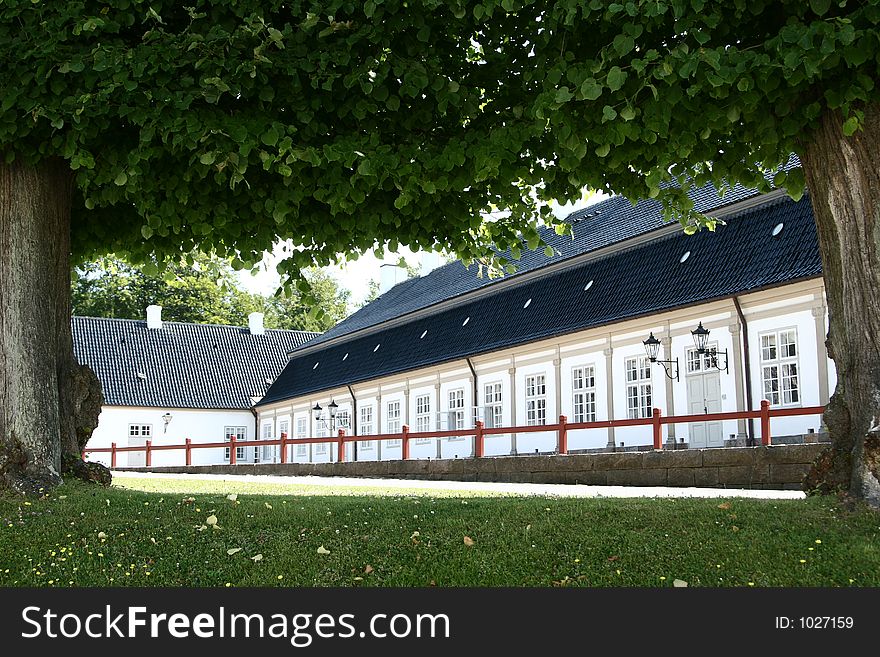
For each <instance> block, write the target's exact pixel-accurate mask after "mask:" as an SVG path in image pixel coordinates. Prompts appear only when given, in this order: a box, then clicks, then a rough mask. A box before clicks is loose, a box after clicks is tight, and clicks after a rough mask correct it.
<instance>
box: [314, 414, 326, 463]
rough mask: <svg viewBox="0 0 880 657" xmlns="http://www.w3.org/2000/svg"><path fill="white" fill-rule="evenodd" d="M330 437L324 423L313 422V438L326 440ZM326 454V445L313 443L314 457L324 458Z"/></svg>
mask: <svg viewBox="0 0 880 657" xmlns="http://www.w3.org/2000/svg"><path fill="white" fill-rule="evenodd" d="M328 435H330V432H329V431H328V430H327V423H326V422H318V421H317V420H315V438H326V437H327V436H328ZM326 453H327V443H315V456H324V455H325V454H326Z"/></svg>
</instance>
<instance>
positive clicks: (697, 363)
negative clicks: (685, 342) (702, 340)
mask: <svg viewBox="0 0 880 657" xmlns="http://www.w3.org/2000/svg"><path fill="white" fill-rule="evenodd" d="M712 349H718V344H717V343H713V344H707V345H706V351H705V352H704V353H702V354H701V353H700V352H699V351H697V348H696V347H691V348H690V349H688V350H687V351H686V352H685V363H686V366H687V373H688V374H705V373H706V372H711V371H716V368H715V367H713V366H712V355H711V354H710V353H709V352H711V351H712Z"/></svg>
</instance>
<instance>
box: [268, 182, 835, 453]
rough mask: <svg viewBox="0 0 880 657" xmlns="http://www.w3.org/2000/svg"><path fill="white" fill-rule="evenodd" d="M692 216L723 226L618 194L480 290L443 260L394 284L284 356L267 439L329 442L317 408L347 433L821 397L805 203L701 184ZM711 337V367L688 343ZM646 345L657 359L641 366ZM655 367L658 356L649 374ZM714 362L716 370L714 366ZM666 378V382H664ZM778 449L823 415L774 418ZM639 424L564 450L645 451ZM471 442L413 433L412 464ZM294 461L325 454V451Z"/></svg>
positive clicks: (691, 432) (706, 438)
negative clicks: (680, 220) (702, 334)
mask: <svg viewBox="0 0 880 657" xmlns="http://www.w3.org/2000/svg"><path fill="white" fill-rule="evenodd" d="M692 196H693V200H694V201H695V204H696V209H697V210H699V211H703V212H706V213H707V214H709V215H710V216H714V217H717V218H718V219H719V220H721V221H722V222H723V225H721V224H719V226H718V228H717V230H716V231H715V232H709V231H705V230H704V231H700V232H699V233H697V234H696V235H693V236H688V235H685V234H684V233H683V231H682V228H681V226H680V225H678V224H677V223H675V224H672V225H669V224H665V223H664V221H663V220H662V218H661V215H660V211H659V206H658V204H657V203H655V202H653V201H644V202H641V203H639V204H637V205H636V206H632V205H631V204H630V203H629V201H627V200H625V199H621V198H612V199H610V200H607V201H605V202H602V203H599V204H597V205H594V206H592V207H589V208H587V209H585V210H581V211H578V212H576V213H574V214H573V215H571V216H570V217H569V218H568V219H567V221H569V222H570V223H571V224H572V227H573V232H574V237H573V238H572V237H569V236H566V237H560V236H557V235H556V234H555V233H553V232H552V231H545V232H544V238H545V240H546V241H547V242H548V243H549V244H550V245H551V246H553V247H554V249H555V251H556V255H555V256H554V257H553V258H547V257H546V256H544V254H543V252H538V253H535V252H528V251H526V250H525V249H524V255H523V257H522V260H521V261H520V262H519V263H518V272H517V273H516V274H515V275H512V276H507V277H504V278H502V279H494V280H490V279H487V278H479V277H477V276H476V274H475V269H474V268H473V267H472V268H471V269H466V268H465V267H463V266H462V265H461V263H458V262H455V263H451V264H448V265H445V266H443V267H440V268H438V269H436V270H434V271H432V272H430V273H429V274H428V275H426V276H423V277H421V278H417V279H412V280H407V281H404V282H401V283H398V284H396V285H395V286H394V287H393V288H391V289H390V290H389V291H387V292H385V293H384V294H383V295H382V296H380V297H379V298H378V299H377V300H375V301H374V302H372V303H370V304H369V305H367V306H365V307H364V308H362V309H361V310H359V311H358V312H357V313H355V314H354V315H352V316H351V317H349V318H348V319H346V320H345V321H343V322H341V323H340V324H338V325H337V326H336V327H334V328H333V329H331V330H330V331H328V332H327V333H325V334H323V335H321V336H319V337H318V338H316V339H314V340H311V341H309V342H308V343H306V344H304V345H302V346H301V347H298V348H297V349H295V350H294V351H292V352H291V354H290V362H289V363H288V364H287V366H286V367H285V369H284V371H283V372H282V373H281V375H279V377H278V379H277V381H276V382H275V383H274V384H273V385H272V386H271V387H270V389H269V390H268V392H267V393H266V396H265V397H264V398H263V399H262V400H261V401H260V402H259V403H258V404H257V406H256V410H257V412H258V414H259V420H258V422H259V427H260V432H261V435H264V436H273V437H277V436H278V435H279V434H280V433H281V432H282V431H284V429H285V428H286V427H291V428H292V433H291V434H289V435H290V437H293V438H306V437H314V436H326V435H328V433H329V431H328V428H327V427H326V426H325V425H324V423H322V422H317V421H316V419H315V417H314V415H315V414H314V413H313V412H312V411H311V409H312V408H313V407H314V406H315V405H316V404H318V405H320V406H322V407H324V408H326V407H327V406H328V404H329V403H330V402H331V401H333V402H335V403H336V404H338V408H339V413H338V416H337V418H338V419H337V425H341V426H346V427H347V431H348V433H349V434H356V435H358V436H366V435H374V434H377V433H396V432H399V431H400V429H401V426H402V425H408V426H409V428H410V431H413V432H416V431H424V430H442V429H448V428H466V427H472V426H473V424H474V421H475V419H481V420H483V421H484V423H485V424H486V426H488V427H497V426H523V425H543V424H552V423H555V422H556V421H557V419H558V418H559V416H560V415H565V416H567V418H568V421H569V422H583V421H594V420H597V421H599V420H607V419H624V418H639V417H650V415H651V413H652V408H654V407H657V408H659V409H661V411H662V413H663V414H664V415H686V414H699V413H702V414H705V413H707V412H708V413H711V412H718V411H737V410H746V409H750V408H751V409H758V408H759V406H760V402H761V400H763V399H767V400H769V402H770V403H771V406H772V407H773V408H779V407H809V406H819V405H825V404H826V403H827V401H828V397H829V391H830V390H833V388H834V384H835V375H834V368H833V364H832V362H831V361H830V360H829V359H828V357H827V354H826V352H825V345H824V337H825V332H826V326H827V310H826V302H825V296H824V288H823V281H822V272H821V262H820V258H819V253H818V245H817V240H816V231H815V224H814V220H813V215H812V210H811V207H810V201H809V199H808V198H805V199H802V200H801V201H800V202H797V203H796V202H794V201H792V200H790V199H789V198H787V197H785V196H783V195H782V194H781V193H772V194H768V195H758V194H757V192H755V191H754V190H748V189H744V188H742V187H736V188H734V189H732V190H730V191H729V192H728V193H727V194H725V196H724V198H723V200H722V199H720V198H719V197H718V195H717V194H716V193H715V191H714V190H713V189H712V188H711V187H707V188H701V189H698V190H695V192H693V194H692ZM700 324H701V325H702V326H703V327H704V328H706V329H708V330H709V331H710V333H709V336H708V343H709V346H710V347H714V348H715V349H717V351H718V356H717V359H716V361H715V362H713V361H712V359H711V357H710V356H708V355H707V354H703V355H700V354H699V353H698V352H697V351H696V349H695V345H694V339H693V335H692V331H694V330H695V329H697V327H698V325H700ZM651 334H653V335H654V336H655V337H656V338H657V339H659V341H660V343H661V346H660V350H659V354H658V362H655V363H652V362H651V361H650V360H649V359H648V358H647V356H646V349H645V345H644V341H645V340H646V339H647V338H648V337H649V335H651ZM659 360H663V361H670V362H669V363H661V362H659ZM715 365H717V367H716V366H715ZM667 369H668V372H669V375H668V376H667ZM750 424H752V423H751V422H749V421H746V420H739V421H724V422H720V421H719V422H702V423H700V422H697V423H692V424H678V425H667V426H664V428H663V432H664V440H666V441H667V443H669V442H671V441H675V443H676V445H681V444H685V445H687V446H690V447H715V446H724V445H725V444H734V443H738V444H746V443H749V442H750V437H754V436H755V435H756V434H758V431H759V427H758V426H757V424H758V423H757V421H755V422H754V426H752V427H750ZM771 429H772V433H773V436H774V440H776V441H777V442H778V441H780V440H801V439H803V436H804V435H809V434H810V433H813V432H817V433H818V432H821V429H822V427H821V416H819V415H810V416H801V417H786V418H777V419H774V420H773V421H772V424H771ZM556 440H557V438H556V434H555V432H539V433H528V434H520V435H510V434H507V435H500V436H487V438H486V442H485V453H486V454H487V455H501V454H525V453H534V452H536V451H537V452H552V451H554V450H555V449H556V447H557V442H556ZM651 442H652V433H651V428H650V427H626V428H614V429H609V428H602V429H590V430H581V431H572V432H570V433H569V436H568V446H569V449H570V450H572V451H574V450H604V449H609V448H616V449H620V448H621V447H624V448H633V447H642V446H648V445H650V444H651ZM472 443H473V441H472V439H470V438H444V439H429V440H421V441H420V440H413V441H412V444H411V454H410V455H411V458H454V457H459V458H461V457H468V456H470V455H471V454H472V453H473V444H472ZM290 449H291V452H290V456H289V460H290V461H293V462H306V461H313V462H320V461H330V460H335V459H336V450H335V447H334V446H332V445H326V444H323V445H319V444H308V445H296V446H292V447H291V448H290ZM400 457H401V445H400V441H399V440H385V441H372V442H365V443H357V446H356V447H355V446H354V445H352V444H349V445H347V446H346V455H345V458H346V460H353V459H356V460H373V459H397V458H400Z"/></svg>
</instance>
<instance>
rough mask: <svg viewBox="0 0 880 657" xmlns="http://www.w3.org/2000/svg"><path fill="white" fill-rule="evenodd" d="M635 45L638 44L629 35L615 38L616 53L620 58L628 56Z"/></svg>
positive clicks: (619, 35)
mask: <svg viewBox="0 0 880 657" xmlns="http://www.w3.org/2000/svg"><path fill="white" fill-rule="evenodd" d="M635 45H636V42H635V41H634V40H633V38H632V37H631V36H630V35H628V34H618V35H617V36H616V37H614V42H613V46H614V51H615V52H616V53H617V55H618V56H619V57H623V56H624V55H626V54H627V53H628V52H629V51H631V50H632V49H633V48H634V47H635Z"/></svg>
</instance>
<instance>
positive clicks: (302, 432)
mask: <svg viewBox="0 0 880 657" xmlns="http://www.w3.org/2000/svg"><path fill="white" fill-rule="evenodd" d="M308 433H309V420H308V418H304V417H298V418H296V437H297V438H308ZM308 447H309V446H308V445H306V444H305V443H300V444H299V445H297V446H296V455H297V456H301V457H304V456H306V454H307V453H308V451H309V450H308Z"/></svg>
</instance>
